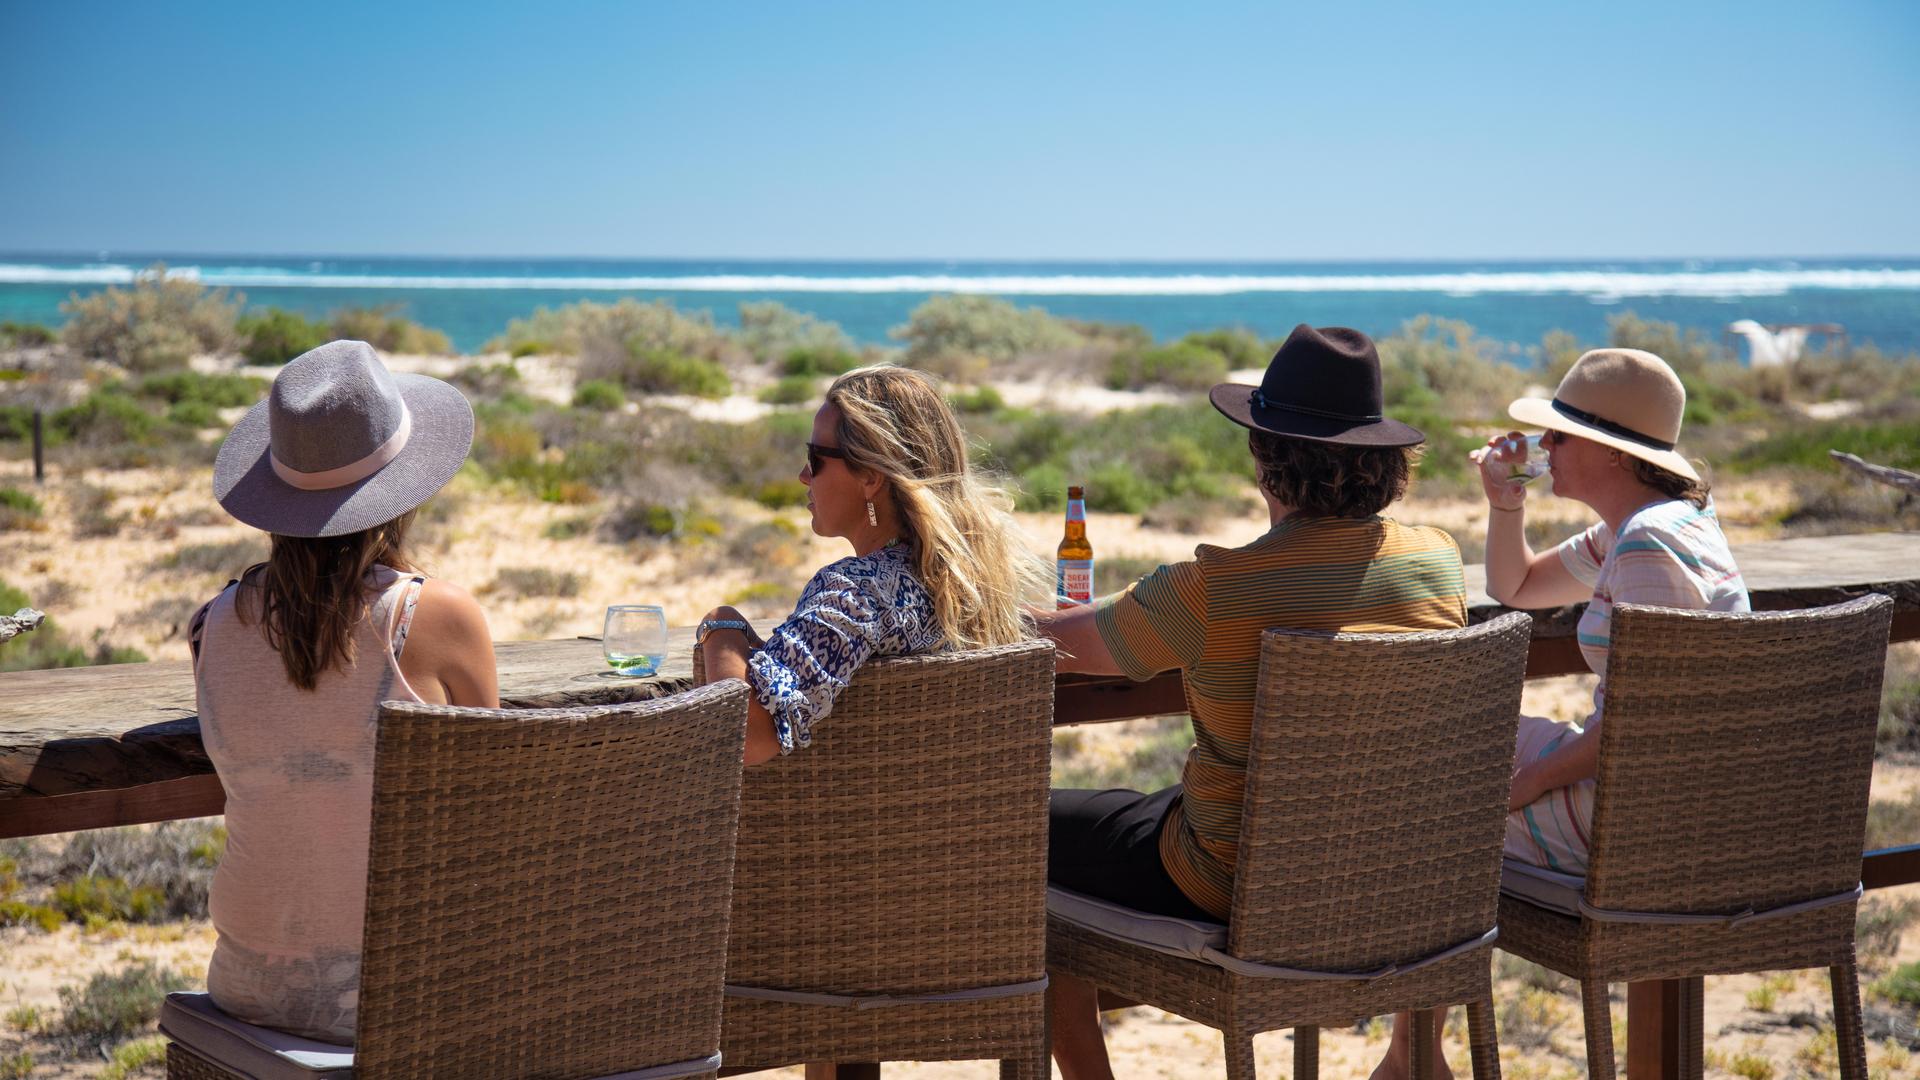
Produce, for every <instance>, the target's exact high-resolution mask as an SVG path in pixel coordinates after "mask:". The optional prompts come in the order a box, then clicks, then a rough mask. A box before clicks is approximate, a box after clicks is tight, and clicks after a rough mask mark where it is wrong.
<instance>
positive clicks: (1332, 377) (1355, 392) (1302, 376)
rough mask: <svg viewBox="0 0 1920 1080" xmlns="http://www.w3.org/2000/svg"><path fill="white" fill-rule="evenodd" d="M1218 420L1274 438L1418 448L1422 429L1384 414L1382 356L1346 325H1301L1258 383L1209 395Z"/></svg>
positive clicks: (1225, 387) (1224, 386) (1369, 340)
mask: <svg viewBox="0 0 1920 1080" xmlns="http://www.w3.org/2000/svg"><path fill="white" fill-rule="evenodd" d="M1208 396H1209V397H1210V398H1211V399H1212V401H1213V407H1214V408H1216V409H1219V410H1220V412H1221V415H1223V416H1225V417H1226V418H1227V419H1229V420H1231V421H1233V422H1234V423H1236V424H1239V425H1240V426H1241V427H1248V428H1253V429H1254V430H1255V431H1265V432H1269V433H1271V434H1274V435H1285V436H1288V437H1290V438H1295V439H1312V440H1313V441H1315V442H1327V443H1341V444H1344V445H1348V446H1413V445H1416V444H1418V443H1423V442H1426V441H1427V437H1426V436H1425V435H1423V434H1421V433H1420V429H1419V428H1415V427H1410V426H1408V425H1406V424H1403V423H1401V422H1400V421H1398V420H1389V419H1387V418H1386V417H1385V416H1383V415H1382V414H1381V404H1382V402H1381V395H1380V354H1379V353H1377V352H1375V351H1374V348H1373V339H1372V338H1369V337H1368V336H1367V335H1365V334H1363V333H1361V332H1360V331H1358V330H1349V329H1347V328H1346V327H1344V326H1323V327H1320V328H1318V329H1316V328H1314V327H1311V326H1308V325H1307V324H1306V323H1301V324H1300V325H1299V326H1296V327H1294V328H1293V333H1291V334H1288V335H1287V340H1286V342H1285V343H1283V344H1282V345H1281V346H1280V350H1279V351H1278V352H1276V353H1274V354H1273V359H1272V360H1271V361H1270V362H1269V363H1268V364H1267V374H1266V377H1265V378H1263V379H1261V380H1260V385H1259V386H1242V385H1240V384H1239V383H1221V384H1220V385H1219V386H1216V387H1214V388H1213V393H1211V394H1210V395H1208Z"/></svg>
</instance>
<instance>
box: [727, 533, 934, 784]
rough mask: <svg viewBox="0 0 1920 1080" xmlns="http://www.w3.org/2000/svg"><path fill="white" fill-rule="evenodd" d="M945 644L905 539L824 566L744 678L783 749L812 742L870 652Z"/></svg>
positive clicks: (886, 653) (752, 658)
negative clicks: (769, 718) (817, 727)
mask: <svg viewBox="0 0 1920 1080" xmlns="http://www.w3.org/2000/svg"><path fill="white" fill-rule="evenodd" d="M943 644H944V642H943V638H942V635H941V632H940V625H939V623H938V622H937V621H935V619H934V614H933V598H932V597H931V596H929V595H927V588H926V586H925V585H922V584H921V583H920V578H919V577H918V576H917V575H915V573H914V570H913V549H912V548H911V547H909V546H908V545H906V544H894V545H892V546H891V547H884V548H881V549H880V550H879V551H876V552H874V553H873V554H871V555H855V556H851V557H849V558H845V559H841V560H840V561H839V562H836V563H833V564H831V565H829V566H826V567H823V568H821V570H820V572H819V573H817V574H815V575H813V580H811V581H809V582H807V587H806V588H805V589H804V590H802V592H801V593H800V603H799V605H798V606H796V607H795V608H794V610H793V614H792V615H789V616H787V620H786V621H785V622H783V623H781V624H780V625H779V626H776V627H774V628H773V631H772V632H771V633H769V634H768V635H767V643H766V644H765V645H763V646H761V647H760V648H758V649H756V650H754V651H753V653H752V654H751V655H750V656H748V657H747V682H748V683H749V684H750V685H752V687H753V692H754V694H755V695H756V696H757V697H759V699H760V704H761V705H762V706H764V707H765V708H766V710H767V712H768V713H770V714H771V715H772V716H773V730H774V733H775V734H777V735H778V736H779V738H780V752H781V753H782V754H786V753H790V752H792V751H793V750H795V749H799V748H803V747H805V746H807V745H808V744H810V743H812V742H813V725H814V724H816V723H818V722H819V721H820V720H823V719H825V718H826V716H827V714H828V713H830V712H832V711H833V703H834V701H835V700H836V699H837V698H839V696H840V692H841V691H843V690H845V689H846V688H847V683H848V682H850V681H852V679H853V673H854V672H855V671H856V670H858V669H859V667H860V665H861V664H863V663H866V661H867V658H868V657H869V656H906V655H910V654H913V653H923V652H931V651H934V650H936V649H939V648H941V647H942V645H943Z"/></svg>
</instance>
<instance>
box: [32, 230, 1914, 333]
mask: <svg viewBox="0 0 1920 1080" xmlns="http://www.w3.org/2000/svg"><path fill="white" fill-rule="evenodd" d="M155 261H164V262H166V263H167V264H168V265H169V266H170V267H171V268H172V269H173V271H174V272H178V273H186V274H191V275H193V276H195V277H197V278H198V279H199V280H201V281H203V282H205V283H207V284H209V285H219V286H225V287H228V288H232V289H234V290H237V291H240V292H243V293H245V294H246V297H247V301H248V303H249V305H250V306H254V307H265V306H276V307H283V308H289V309H292V310H295V311H301V312H304V313H307V314H309V315H316V316H317V315H324V314H325V313H327V312H329V311H331V310H333V309H335V308H339V307H345V306H363V305H379V304H393V305H396V306H397V307H398V308H399V309H400V310H401V311H402V312H403V313H404V314H406V315H407V316H408V317H409V318H412V319H415V320H417V321H419V322H421V323H424V324H426V325H428V326H432V327H436V328H438V329H441V330H444V331H445V332H446V333H447V334H448V336H450V337H451V338H452V339H453V342H454V344H455V346H457V347H458V348H460V349H462V350H464V351H471V350H475V349H478V348H479V347H480V345H481V343H482V342H484V341H486V340H487V339H488V338H490V337H493V336H494V335H496V334H498V333H500V332H501V330H503V329H504V328H505V327H506V324H507V322H508V321H509V320H511V319H513V318H516V317H518V316H523V315H526V314H529V313H531V312H532V311H533V310H534V309H536V308H539V307H555V306H559V305H562V304H567V303H572V302H574V301H576V300H596V301H601V302H606V301H611V300H614V299H617V298H619V297H622V296H632V297H637V298H639V299H643V300H651V299H660V298H664V299H669V300H671V301H673V303H674V304H675V305H676V306H678V307H679V308H680V309H681V310H683V311H709V312H711V313H712V315H713V318H714V321H715V322H716V323H719V324H720V325H723V326H725V325H735V324H737V323H738V314H737V313H738V308H739V305H740V304H741V303H743V302H747V301H757V300H777V301H779V302H780V303H783V304H785V305H787V306H788V307H791V308H795V309H797V310H800V311H805V312H808V313H810V314H813V315H816V316H818V317H820V318H823V319H828V320H831V321H833V322H836V323H839V324H840V325H841V326H842V327H843V328H844V329H845V330H846V331H847V333H848V334H850V335H851V336H852V337H853V338H854V339H855V340H856V341H859V342H862V343H874V344H881V343H886V342H888V341H889V340H891V339H890V337H889V331H891V330H892V329H893V328H895V327H898V326H900V325H902V324H904V323H905V322H906V321H907V316H908V314H909V313H910V312H911V311H912V310H913V309H914V308H915V307H916V306H918V305H919V304H920V303H922V302H923V301H925V300H926V299H927V298H928V297H929V296H933V295H936V294H939V293H949V292H970V293H985V294H990V295H995V296H1001V297H1005V298H1006V299H1009V300H1011V301H1013V302H1015V303H1018V304H1021V305H1023V306H1037V307H1042V308H1045V309H1046V310H1048V311H1050V312H1052V313H1054V314H1056V315H1062V316H1069V317H1072V318H1079V319H1095V320H1100V321H1103V322H1126V323H1138V324H1140V325H1141V326H1144V327H1146V328H1147V329H1148V330H1149V331H1151V332H1152V333H1153V335H1154V336H1155V337H1156V338H1159V339H1161V340H1166V339H1169V338H1174V337H1178V336H1179V335H1181V334H1183V333H1186V332H1188V331H1191V330H1203V329H1211V328H1215V327H1226V326H1244V327H1246V328H1248V329H1251V330H1254V331H1256V332H1257V333H1259V334H1261V335H1263V336H1268V337H1275V336H1280V335H1283V334H1285V333H1286V332H1287V331H1288V330H1290V329H1291V328H1292V327H1293V326H1294V325H1295V324H1297V323H1301V322H1311V323H1315V324H1319V325H1345V326H1354V327H1358V328H1360V329H1362V330H1366V331H1367V332H1369V333H1372V334H1375V335H1383V334H1387V333H1391V332H1392V331H1393V330H1394V329H1395V328H1396V327H1398V326H1399V325H1400V324H1401V323H1402V322H1404V321H1405V320H1407V319H1409V318H1412V317H1413V316H1415V315H1421V314H1431V315H1439V316H1444V317H1447V318H1453V319H1461V320H1464V321H1466V322H1468V323H1470V324H1472V325H1473V326H1474V327H1475V328H1476V329H1477V330H1478V331H1479V332H1480V333H1481V334H1482V335H1483V336H1485V337H1489V338H1492V339H1494V340H1497V341H1502V342H1509V343H1513V344H1514V345H1515V347H1516V351H1515V355H1516V356H1517V355H1519V354H1518V348H1519V347H1523V346H1527V345H1532V344H1537V343H1538V342H1539V340H1540V338H1541V336H1542V335H1543V334H1545V333H1546V332H1548V331H1549V330H1555V329H1559V330H1566V331H1569V332H1571V333H1572V334H1574V335H1575V337H1576V338H1578V339H1579V340H1580V341H1582V342H1584V343H1589V344H1591V343H1598V342H1600V341H1602V340H1604V338H1605V336H1606V319H1607V316H1608V315H1609V314H1614V313H1618V312H1622V311H1632V312H1634V313H1636V314H1638V315H1640V316H1641V317H1643V318H1649V319H1660V320H1666V321H1670V322H1675V323H1679V324H1680V325H1682V326H1684V327H1690V328H1694V329H1698V330H1700V331H1702V332H1703V333H1705V334H1707V335H1708V336H1710V337H1712V338H1714V339H1716V340H1717V339H1719V338H1720V337H1721V336H1722V334H1723V332H1724V330H1725V328H1726V326H1727V324H1728V323H1730V322H1732V321H1734V320H1736V319H1753V320H1756V321H1758V322H1761V323H1795V322H1821V323H1839V324H1841V325H1843V326H1844V327H1845V328H1846V329H1847V331H1848V334H1849V337H1850V339H1851V340H1852V341H1853V342H1854V343H1855V344H1860V343H1865V342H1872V343H1875V344H1878V345H1879V346H1881V347H1882V348H1886V349H1890V350H1896V351H1903V352H1904V351H1920V258H1884V259H1883V258H1858V259H1753V260H1705V259H1696V260H1652V261H1604V262H1602V261H1562V262H1395V263H1218V262H1193V263H1176V262H1002V263H996V262H938V261H901V262H831V261H760V260H738V259H736V260H701V259H651V260H605V259H502V258H490V259H425V258H294V257H284V256H273V257H267V256H219V257H214V256H206V255H173V256H168V255H164V254H160V255H148V254H140V255H126V254H113V253H106V254H100V255H96V256H92V257H72V256H35V255H0V320H16V321H32V322H45V323H51V324H57V323H59V322H61V321H63V318H64V317H63V316H62V315H61V313H60V310H59V305H60V302H61V301H62V300H64V299H66V297H67V296H68V295H69V294H70V293H74V292H79V293H83V294H84V293H89V292H93V291H96V290H98V289H101V288H104V287H105V286H106V285H108V284H114V283H120V282H125V281H127V280H129V279H130V278H131V277H132V275H133V274H134V273H135V272H136V271H137V270H139V269H141V268H143V267H145V266H147V265H148V264H150V263H152V262H155ZM1816 344H1817V340H1816Z"/></svg>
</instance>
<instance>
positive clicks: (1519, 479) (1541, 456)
mask: <svg viewBox="0 0 1920 1080" xmlns="http://www.w3.org/2000/svg"><path fill="white" fill-rule="evenodd" d="M1500 449H1501V450H1504V451H1506V452H1507V453H1509V454H1511V453H1514V452H1516V451H1521V450H1524V451H1525V452H1526V455H1527V456H1526V457H1524V458H1520V459H1518V460H1514V461H1507V462H1500V463H1498V464H1504V465H1505V466H1506V467H1507V483H1509V484H1526V483H1530V482H1532V481H1534V480H1538V479H1540V478H1541V477H1543V476H1545V475H1547V469H1548V464H1547V448H1546V447H1544V446H1541V445H1540V436H1538V435H1528V436H1526V437H1525V438H1521V439H1507V440H1506V441H1504V442H1502V443H1501V444H1500Z"/></svg>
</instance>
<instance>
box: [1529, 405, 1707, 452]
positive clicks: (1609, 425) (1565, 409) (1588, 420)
mask: <svg viewBox="0 0 1920 1080" xmlns="http://www.w3.org/2000/svg"><path fill="white" fill-rule="evenodd" d="M1553 411H1555V412H1557V413H1559V414H1560V415H1561V416H1564V417H1566V418H1567V419H1569V420H1577V421H1579V422H1580V423H1582V424H1585V425H1587V426H1588V427H1595V428H1599V429H1600V430H1601V431H1604V432H1606V433H1607V434H1609V435H1617V436H1619V437H1620V438H1622V439H1625V440H1627V441H1628V442H1636V443H1639V444H1640V445H1641V446H1645V447H1650V448H1652V449H1654V450H1672V449H1673V448H1674V446H1676V445H1678V444H1676V443H1670V442H1667V441H1665V440H1664V439H1656V438H1654V437H1653V436H1651V435H1642V434H1641V433H1640V432H1638V431H1635V430H1633V429H1632V428H1630V427H1628V426H1627V425H1625V424H1616V423H1614V422H1613V421H1611V420H1608V419H1605V418H1603V417H1599V416H1595V415H1593V414H1592V413H1590V412H1588V411H1587V410H1585V409H1576V408H1574V407H1573V406H1571V405H1569V404H1567V403H1566V402H1564V401H1561V400H1560V399H1559V398H1554V399H1553Z"/></svg>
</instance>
